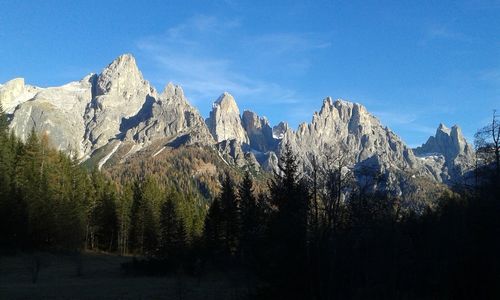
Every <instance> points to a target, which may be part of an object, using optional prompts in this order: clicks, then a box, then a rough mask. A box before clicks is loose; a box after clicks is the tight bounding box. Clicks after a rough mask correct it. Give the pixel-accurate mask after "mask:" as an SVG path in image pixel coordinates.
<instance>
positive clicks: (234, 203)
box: [219, 173, 240, 256]
mask: <svg viewBox="0 0 500 300" xmlns="http://www.w3.org/2000/svg"><path fill="white" fill-rule="evenodd" d="M219 201H220V205H221V212H222V216H223V219H222V226H223V237H224V242H225V253H226V254H227V255H229V256H233V255H235V254H236V253H237V251H238V247H239V241H240V212H239V205H238V198H237V197H236V191H235V184H234V182H233V180H232V179H231V177H230V176H229V174H228V173H226V174H225V176H224V178H223V180H222V191H221V193H220V195H219Z"/></svg>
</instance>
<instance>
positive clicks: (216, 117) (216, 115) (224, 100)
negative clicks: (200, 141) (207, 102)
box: [206, 92, 250, 144]
mask: <svg viewBox="0 0 500 300" xmlns="http://www.w3.org/2000/svg"><path fill="white" fill-rule="evenodd" d="M206 123H207V126H208V129H209V130H210V133H212V136H213V137H214V139H215V141H216V142H222V141H227V140H233V139H234V140H236V141H238V142H239V143H241V144H249V143H250V140H249V138H248V135H247V133H246V131H245V129H243V126H242V122H241V116H240V110H239V108H238V105H237V104H236V101H235V100H234V98H233V96H231V94H229V93H227V92H224V93H223V94H222V95H221V96H220V97H219V98H218V99H217V101H215V102H214V104H213V106H212V111H211V112H210V117H209V118H208V119H207V120H206Z"/></svg>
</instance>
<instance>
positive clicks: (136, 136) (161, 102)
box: [126, 83, 215, 145]
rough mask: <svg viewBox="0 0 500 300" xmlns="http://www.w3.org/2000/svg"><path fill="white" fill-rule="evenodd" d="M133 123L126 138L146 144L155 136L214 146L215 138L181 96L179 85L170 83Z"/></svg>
mask: <svg viewBox="0 0 500 300" xmlns="http://www.w3.org/2000/svg"><path fill="white" fill-rule="evenodd" d="M149 109H150V111H148V112H145V113H144V116H143V117H140V118H139V119H138V120H137V121H140V122H139V123H138V124H137V125H136V126H134V127H132V128H130V129H129V130H128V131H127V132H126V139H127V140H133V141H135V142H138V143H141V144H146V145H147V144H148V143H150V142H151V141H153V140H155V139H158V138H170V139H175V138H181V137H182V138H183V139H185V141H183V144H193V143H199V144H202V145H213V144H214V143H215V141H214V140H213V138H212V135H211V134H210V132H209V131H208V128H207V127H206V125H205V121H204V120H203V118H202V117H201V115H200V114H199V112H198V111H197V110H196V109H195V108H193V107H192V106H191V105H190V104H189V103H188V101H187V99H186V98H185V97H184V92H183V91H182V88H181V87H179V86H175V85H173V84H172V83H169V84H168V85H167V86H166V87H165V90H164V91H163V93H162V94H160V95H159V96H158V100H157V101H155V102H153V103H152V104H151V107H150V108H149Z"/></svg>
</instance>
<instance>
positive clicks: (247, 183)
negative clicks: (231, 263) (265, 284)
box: [238, 172, 261, 260]
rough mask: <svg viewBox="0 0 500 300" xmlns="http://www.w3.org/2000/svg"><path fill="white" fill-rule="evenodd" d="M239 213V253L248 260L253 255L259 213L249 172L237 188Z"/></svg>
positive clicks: (258, 224)
mask: <svg viewBox="0 0 500 300" xmlns="http://www.w3.org/2000/svg"><path fill="white" fill-rule="evenodd" d="M238 195H239V199H240V211H241V242H240V251H241V255H242V257H243V259H244V260H245V259H250V256H252V255H253V254H254V252H255V251H254V248H255V246H256V243H257V239H258V234H259V227H260V226H261V224H260V221H261V220H260V213H259V207H258V205H257V199H256V198H255V195H254V190H253V180H252V177H251V175H250V173H249V172H246V173H245V176H244V177H243V181H242V182H241V183H240V185H239V188H238Z"/></svg>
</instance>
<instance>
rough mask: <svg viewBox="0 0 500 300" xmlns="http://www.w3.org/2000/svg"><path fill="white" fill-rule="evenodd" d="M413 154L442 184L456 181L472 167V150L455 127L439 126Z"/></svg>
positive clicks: (459, 130)
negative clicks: (437, 175)
mask: <svg viewBox="0 0 500 300" xmlns="http://www.w3.org/2000/svg"><path fill="white" fill-rule="evenodd" d="M414 152H415V154H416V155H417V156H418V157H419V158H421V159H422V160H423V161H424V163H425V164H426V166H428V167H429V168H430V169H433V171H434V172H435V173H439V175H440V177H441V178H442V180H443V181H444V182H450V181H451V182H453V181H456V180H457V179H458V178H460V177H461V176H462V175H463V174H464V173H465V172H467V171H469V170H470V169H471V168H472V167H473V165H474V150H473V148H472V146H471V145H470V144H469V143H467V141H466V140H465V138H464V136H463V135H462V130H461V129H460V128H459V127H458V126H457V125H454V126H453V127H451V129H449V128H447V127H446V126H445V125H444V124H439V127H438V129H437V130H436V134H435V135H434V136H431V137H429V139H428V140H427V142H426V143H425V144H422V146H420V147H418V148H416V149H414Z"/></svg>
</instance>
